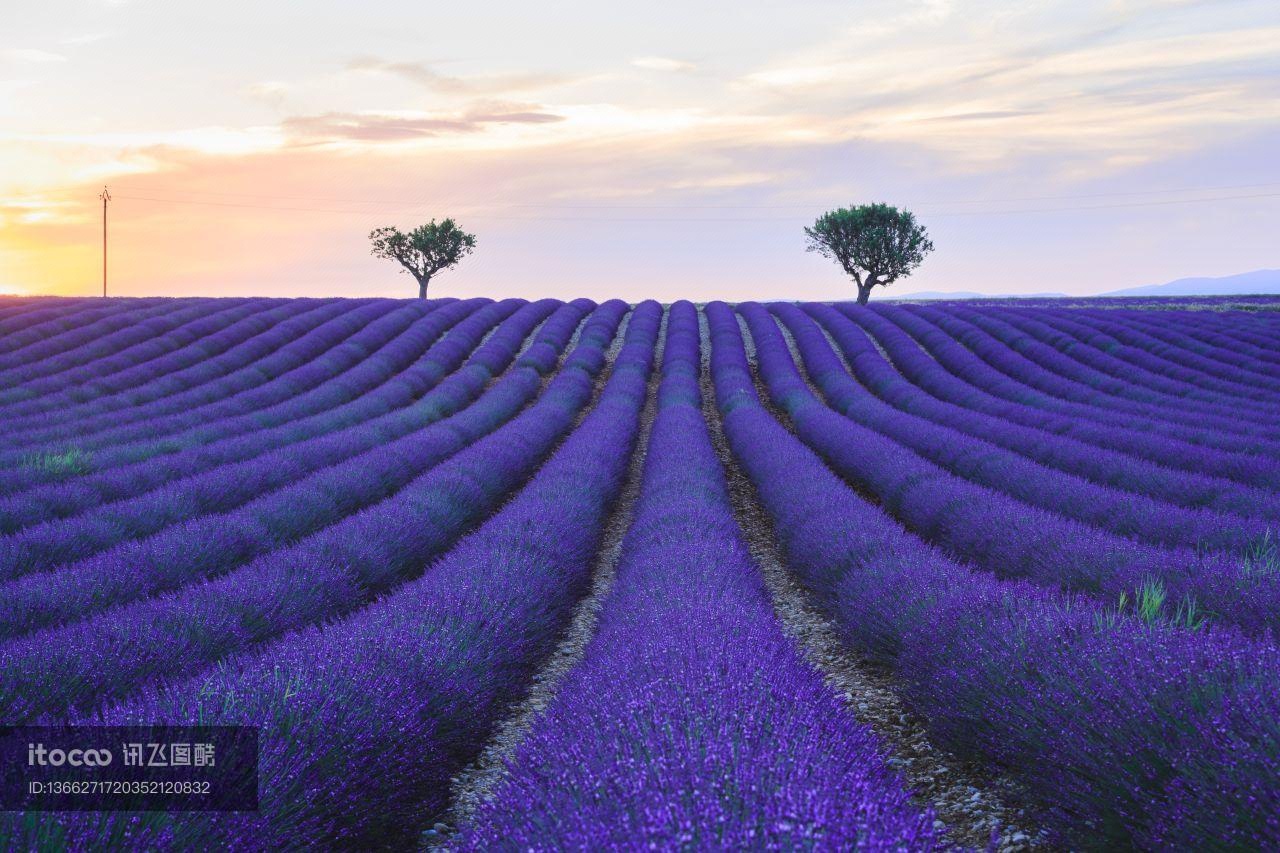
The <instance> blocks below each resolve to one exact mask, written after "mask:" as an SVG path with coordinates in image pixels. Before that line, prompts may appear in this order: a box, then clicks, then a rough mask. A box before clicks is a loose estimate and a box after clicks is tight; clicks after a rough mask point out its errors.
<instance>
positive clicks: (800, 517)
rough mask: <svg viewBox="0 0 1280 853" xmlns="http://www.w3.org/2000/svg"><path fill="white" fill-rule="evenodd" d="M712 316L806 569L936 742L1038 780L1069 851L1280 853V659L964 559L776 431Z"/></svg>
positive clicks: (790, 542) (739, 415) (740, 436)
mask: <svg viewBox="0 0 1280 853" xmlns="http://www.w3.org/2000/svg"><path fill="white" fill-rule="evenodd" d="M707 316H708V319H709V320H710V324H711V331H712V341H713V348H712V375H713V378H714V380H715V387H716V396H717V400H718V403H719V406H720V410H721V412H722V413H723V416H724V420H725V430H726V432H727V435H728V438H729V442H730V444H731V445H732V447H733V451H734V454H735V456H736V457H737V459H738V460H739V462H740V463H741V464H742V466H743V467H744V469H745V470H746V472H747V474H748V475H749V476H750V478H751V480H752V482H753V483H754V484H755V486H756V489H757V490H758V493H759V496H760V500H761V501H762V503H763V504H764V506H765V509H766V510H767V511H768V513H769V514H770V515H771V516H772V518H773V520H774V522H775V524H776V532H777V536H778V539H779V541H780V543H781V545H782V548H783V550H784V553H785V554H786V556H787V559H788V564H789V565H790V566H791V567H792V569H793V570H794V571H795V572H796V573H797V574H798V575H799V577H800V579H801V580H802V581H803V582H804V584H805V585H806V586H807V587H808V588H809V589H810V590H811V591H812V592H813V594H814V595H815V596H816V598H817V600H818V601H819V602H820V603H821V604H822V605H823V606H824V607H825V608H826V609H827V611H828V612H829V613H830V614H831V616H832V617H833V619H834V620H835V622H836V623H837V625H838V627H839V629H840V631H841V633H842V636H843V638H844V640H845V642H846V643H848V644H849V645H850V646H851V647H853V648H856V649H859V650H861V651H863V652H865V653H867V654H869V655H871V656H873V657H874V658H875V659H877V660H878V661H880V662H881V663H883V664H885V665H886V666H888V667H890V668H891V670H892V671H893V672H894V674H895V676H896V677H897V679H898V683H899V684H900V685H901V687H900V689H901V691H902V692H903V694H904V695H905V698H906V699H907V700H908V702H909V704H910V705H911V706H912V707H913V708H914V709H915V710H916V711H917V712H918V713H920V714H921V715H922V716H923V718H924V719H925V720H926V721H927V723H928V725H929V729H930V732H931V735H932V738H933V740H934V742H935V743H937V744H939V745H940V746H943V747H944V748H947V749H951V750H954V751H956V752H958V753H960V754H962V755H967V756H971V757H973V758H976V759H978V760H981V761H984V762H985V763H987V764H988V765H989V766H991V767H994V768H996V769H998V770H999V771H1001V772H1003V773H1005V774H1008V775H1009V776H1011V777H1013V778H1014V779H1015V780H1016V781H1017V782H1019V783H1021V787H1022V790H1023V792H1024V795H1025V796H1027V797H1028V798H1029V799H1030V803H1031V804H1032V805H1033V806H1034V807H1036V808H1037V809H1038V810H1039V812H1040V814H1041V817H1042V818H1043V819H1044V820H1045V821H1047V823H1048V825H1049V826H1050V827H1051V828H1052V829H1053V830H1055V831H1056V833H1057V836H1058V841H1059V843H1060V844H1062V846H1064V847H1073V848H1100V849H1129V848H1134V847H1136V848H1139V849H1152V850H1156V849H1223V848H1234V849H1276V848H1277V846H1280V724H1278V723H1277V721H1278V720H1280V682H1278V680H1277V679H1278V678H1280V651H1277V649H1276V648H1275V647H1274V646H1270V645H1268V644H1265V643H1259V642H1255V641H1250V640H1248V639H1245V638H1243V637H1241V636H1240V635H1238V634H1237V633H1235V632H1233V631H1231V630H1229V629H1222V628H1219V629H1209V630H1206V631H1201V632H1191V631H1185V630H1175V629H1171V628H1170V627H1168V626H1165V625H1162V624H1159V623H1158V622H1157V623H1154V624H1149V623H1147V622H1145V621H1142V620H1139V619H1134V618H1130V617H1129V616H1126V615H1123V614H1116V613H1115V612H1113V611H1107V610H1101V611H1099V610H1095V609H1091V608H1089V607H1088V606H1086V605H1085V603H1084V602H1081V601H1079V600H1075V599H1072V598H1070V597H1065V596H1062V595H1061V594H1058V593H1055V592H1052V591H1050V590H1045V589H1042V588H1037V587H1035V586H1032V585H1030V584H1028V583H1025V582H1021V581H998V580H996V579H995V578H994V577H992V576H991V575H989V574H986V573H983V572H972V571H970V570H968V569H966V568H965V567H963V566H961V565H959V564H957V563H955V562H954V561H952V560H950V559H948V558H947V557H946V556H944V555H943V554H942V553H941V552H940V551H938V550H937V549H936V548H933V547H931V546H929V545H927V544H925V543H923V542H921V541H920V540H919V539H916V538H915V537H913V536H911V535H909V534H907V533H906V532H905V531H903V529H902V528H901V527H899V526H898V524H897V523H896V522H895V521H894V520H893V519H892V518H890V517H888V516H887V515H886V514H885V513H884V512H882V511H881V510H880V509H878V508H876V507H874V506H872V505H870V504H868V503H867V502H866V501H864V500H862V499H861V498H859V497H858V495H856V494H855V493H854V492H853V491H851V490H850V489H849V488H848V487H847V486H846V485H845V484H844V483H843V482H841V480H840V479H839V478H838V477H836V476H835V475H834V474H833V473H832V472H831V471H830V470H829V469H827V467H826V466H825V465H824V464H823V463H822V461H821V460H820V459H819V458H818V457H817V456H816V455H815V454H814V453H813V452H812V451H810V450H809V449H808V448H806V447H805V446H804V445H803V444H802V443H801V442H799V441H797V440H796V439H795V438H794V437H793V436H792V435H791V434H790V433H789V432H788V431H787V430H786V429H784V428H783V427H782V426H781V425H780V424H778V422H777V421H776V420H774V418H773V417H772V416H771V415H770V414H769V413H768V412H767V411H766V410H765V409H764V408H763V406H762V405H761V404H760V400H759V398H758V396H757V394H756V391H755V387H754V384H753V380H752V375H751V369H750V367H749V365H748V363H747V360H746V355H745V352H744V350H743V343H742V337H741V333H740V332H739V330H738V324H737V322H736V318H735V317H734V316H733V314H732V312H731V311H730V309H729V308H728V307H727V306H725V305H723V304H720V303H716V304H713V305H712V306H710V307H709V308H708V310H707Z"/></svg>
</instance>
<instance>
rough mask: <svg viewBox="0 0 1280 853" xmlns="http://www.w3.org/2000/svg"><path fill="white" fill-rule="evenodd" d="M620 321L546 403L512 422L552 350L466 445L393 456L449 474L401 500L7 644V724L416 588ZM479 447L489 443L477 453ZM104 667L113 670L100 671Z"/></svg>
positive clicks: (521, 458)
mask: <svg viewBox="0 0 1280 853" xmlns="http://www.w3.org/2000/svg"><path fill="white" fill-rule="evenodd" d="M625 312H626V306H625V304H623V303H621V302H608V303H605V305H603V306H601V308H600V309H598V310H597V311H596V313H595V315H593V317H592V318H591V319H590V320H588V321H587V325H586V326H585V327H584V329H583V332H582V335H581V337H580V341H579V345H578V347H577V348H576V349H575V350H574V352H573V353H572V354H571V355H570V357H569V358H568V360H567V361H566V362H565V365H564V367H563V369H562V370H561V371H560V372H559V373H557V374H556V376H555V378H554V379H552V380H551V382H550V384H549V385H548V386H547V388H546V390H545V391H544V392H543V393H542V395H541V396H540V397H538V399H537V401H536V402H534V403H533V405H531V406H529V407H528V408H525V409H524V411H522V412H520V414H519V415H517V416H516V417H515V418H514V419H512V420H510V421H507V422H506V423H503V420H504V418H506V417H510V415H511V414H512V413H514V412H515V411H519V409H520V408H521V407H522V406H524V405H525V403H527V402H528V400H529V399H531V398H532V397H533V396H535V395H536V394H537V392H538V389H539V387H540V386H541V385H542V375H543V374H545V373H549V372H550V371H552V370H554V368H555V358H554V354H551V353H547V352H546V349H547V348H540V349H539V351H538V352H537V353H534V352H530V353H528V354H526V355H525V357H524V358H522V359H521V365H520V367H519V368H518V369H517V370H516V371H514V372H512V373H511V374H509V375H508V376H507V377H506V378H504V380H502V381H500V382H499V383H498V384H497V385H495V386H494V388H493V389H492V393H491V394H487V395H485V397H484V398H482V399H481V400H480V401H478V402H477V403H476V404H475V405H473V406H470V407H468V408H467V409H465V410H463V413H462V414H463V415H466V413H468V412H470V411H471V410H473V409H476V410H477V412H479V414H478V415H475V416H473V417H474V419H475V420H477V421H480V423H476V424H473V425H472V426H473V431H472V432H468V433H467V434H464V435H462V436H459V435H458V433H456V432H454V431H453V430H452V429H451V428H450V427H451V426H452V425H445V424H441V425H440V428H439V429H435V430H433V431H432V435H430V436H427V435H426V434H425V432H424V434H423V435H421V436H417V440H416V441H414V442H411V443H410V444H409V447H408V448H407V449H401V452H400V453H398V454H396V455H395V456H394V457H392V459H391V462H393V463H395V464H396V465H398V466H399V467H400V468H404V469H408V470H417V469H419V468H422V467H424V466H422V464H421V459H422V458H423V457H427V458H429V459H430V460H432V461H434V462H437V463H440V461H441V460H444V461H443V462H442V463H441V464H435V465H434V466H431V467H428V468H427V470H426V471H425V473H421V474H419V475H418V476H416V477H414V478H413V479H411V480H410V481H409V482H408V483H404V484H396V485H397V486H398V487H399V488H398V489H396V490H394V493H393V494H391V495H390V496H384V498H383V499H382V500H378V501H377V502H376V503H372V504H370V505H367V506H364V508H363V509H358V506H359V504H357V505H356V506H352V507H349V509H353V510H355V509H358V511H355V512H353V513H352V514H350V515H347V516H346V517H345V518H343V519H342V520H341V521H340V522H338V523H337V524H333V525H330V526H329V527H326V528H324V529H323V530H320V531H319V532H317V533H314V534H312V535H310V536H307V537H305V538H303V539H301V540H299V541H298V542H296V543H295V544H292V545H289V546H287V547H285V548H282V549H279V550H275V551H272V552H269V553H267V554H264V555H262V556H260V557H258V558H257V559H254V560H252V561H250V562H248V563H246V564H244V565H242V566H239V567H238V568H236V569H233V570H232V571H230V572H229V573H226V574H223V575H222V576H220V577H217V578H215V579H213V580H209V581H205V582H201V583H195V584H188V582H189V581H190V580H192V579H198V568H197V574H196V578H193V577H192V569H193V566H191V565H190V563H189V562H188V560H186V559H183V560H179V561H170V560H167V559H163V558H162V559H160V560H158V561H156V562H154V563H152V564H151V565H145V566H138V565H136V564H127V563H126V564H122V565H121V567H120V571H121V573H122V576H121V577H119V578H117V579H112V580H111V581H110V583H111V584H112V586H113V587H114V588H118V589H120V590H128V589H130V587H131V586H143V587H145V586H146V585H147V584H152V585H154V584H156V583H157V582H158V580H157V578H161V579H162V578H163V577H164V575H165V574H166V573H167V574H170V575H176V578H175V580H174V581H173V583H175V584H176V585H177V586H178V587H179V588H178V590H177V591H176V592H174V593H172V594H168V595H164V596H160V597H157V598H154V599H151V600H148V601H142V602H138V603H135V604H129V605H125V606H123V607H119V608H116V609H114V610H110V611H107V612H105V613H102V614H100V615H97V616H94V617H91V618H89V619H87V620H85V621H81V622H76V623H73V624H70V625H66V626H64V627H62V628H55V629H50V630H46V631H40V632H36V633H34V634H30V635H27V636H25V637H22V638H20V639H18V640H14V641H10V642H7V643H4V644H2V645H0V719H3V720H30V719H35V718H38V717H41V716H42V715H54V716H57V715H61V714H63V713H65V712H66V711H67V710H68V709H74V708H82V709H87V708H90V707H94V706H99V705H102V704H104V703H106V702H109V701H111V700H112V699H115V698H119V697H123V696H127V695H129V694H130V693H132V692H134V691H136V690H137V689H139V688H140V687H142V686H143V685H144V684H146V683H148V682H151V681H156V680H160V679H165V678H172V677H175V676H177V675H179V674H189V673H193V672H199V671H200V670H201V669H202V668H203V667H204V666H206V665H208V664H211V663H213V662H214V661H216V660H218V659H220V658H222V657H225V656H226V655H227V654H230V653H231V652H233V651H238V650H240V649H243V648H245V647H247V646H250V645H253V644H256V643H261V642H264V641H266V640H268V639H271V638H272V637H275V636H278V635H280V634H282V633H285V632H287V631H290V630H294V629H297V628H301V627H304V626H306V625H310V624H312V623H315V622H319V621H323V620H325V619H328V618H331V617H334V616H338V615H341V614H343V613H345V612H348V611H350V610H352V609H354V608H356V607H359V606H360V605H361V604H363V603H365V602H367V601H369V600H370V599H371V598H373V597H375V596H377V595H379V594H382V593H384V592H386V591H387V590H389V589H392V588H394V587H396V586H398V585H399V584H401V583H403V582H404V581H406V580H409V579H412V578H413V577H415V576H416V575H417V574H418V573H419V572H421V571H422V570H423V567H424V566H426V565H427V564H428V563H429V562H430V561H431V560H433V559H435V558H436V557H437V556H439V555H440V554H441V553H443V552H444V551H446V550H447V549H448V548H449V547H451V546H452V545H453V543H454V542H456V541H457V539H458V538H459V537H460V536H462V535H463V534H464V533H466V532H467V531H468V530H469V529H470V528H471V527H473V526H475V525H476V524H478V523H479V522H481V521H482V520H483V519H484V518H485V517H487V516H488V515H489V514H490V513H492V512H493V511H494V510H496V509H497V508H498V507H499V506H500V505H501V503H502V501H503V500H504V499H505V498H506V496H507V495H509V494H510V493H512V492H513V491H515V490H517V489H518V488H519V487H520V486H521V485H522V484H523V483H524V482H525V481H526V480H527V479H528V478H529V477H530V476H531V475H532V474H533V473H534V471H536V470H537V468H538V466H539V465H540V464H541V462H542V460H543V459H545V458H546V456H547V455H548V454H549V453H550V452H551V451H552V449H553V448H554V447H555V445H556V444H557V443H558V442H559V441H560V440H561V439H562V438H563V437H564V435H565V434H566V433H568V432H569V430H570V428H571V427H572V425H573V422H574V419H575V416H576V415H577V414H578V412H579V411H580V410H581V409H582V408H583V406H585V405H586V403H587V402H588V400H589V398H590V396H591V392H592V387H593V382H594V377H595V376H596V374H597V373H598V372H599V370H600V368H601V366H602V365H603V363H604V358H605V356H604V348H605V347H606V346H607V345H608V343H609V341H610V340H612V338H613V334H614V331H615V330H616V328H617V326H618V323H619V322H620V321H621V318H622V316H623V314H625ZM549 355H550V356H551V357H550V358H548V357H547V356H549ZM534 360H538V361H540V362H541V363H540V364H539V365H538V366H539V367H542V368H543V370H542V371H539V370H538V369H536V368H535V367H534V366H533V364H534ZM499 424H502V425H501V426H499ZM490 430H492V431H490ZM480 436H483V437H482V438H480ZM475 438H480V440H478V441H475V442H474V443H471V444H469V445H468V442H469V441H471V440H473V439H475ZM459 450H461V452H458V451H459ZM451 454H452V455H451ZM446 457H447V458H446ZM394 470H398V469H396V468H392V469H391V470H390V471H388V470H380V471H376V472H373V471H367V470H366V471H365V472H364V473H363V475H362V476H361V477H358V478H357V479H356V480H355V481H354V482H352V481H351V478H350V477H347V478H344V482H343V484H342V486H343V487H344V488H332V487H331V488H330V489H329V490H327V494H328V495H329V496H330V497H331V498H332V499H333V500H335V501H341V500H343V499H344V496H345V495H346V494H347V492H346V491H345V490H344V489H345V488H357V487H359V486H361V485H362V484H365V483H368V482H372V483H374V484H376V483H377V482H378V480H379V479H380V477H383V476H390V475H391V473H392V472H393V471H394ZM370 488H376V486H370ZM362 497H363V496H362ZM361 502H363V501H361ZM291 517H292V516H291V514H290V513H288V512H287V511H285V512H278V513H277V515H276V517H274V518H270V519H263V520H261V521H259V520H255V519H242V522H241V525H240V526H239V527H238V528H233V529H228V530H227V531H226V533H221V532H220V531H221V530H222V529H223V528H224V527H227V525H225V524H224V525H223V526H222V527H218V528H215V529H214V530H213V531H207V532H204V533H205V535H206V536H208V535H210V534H212V535H213V536H214V538H213V539H200V540H195V541H196V543H197V544H198V545H201V546H203V549H204V551H205V553H206V554H208V553H210V552H213V553H216V552H219V551H222V550H231V549H233V548H235V547H244V545H243V543H252V542H253V541H254V540H256V539H257V538H259V537H261V536H263V535H265V531H264V530H263V527H266V528H270V527H273V526H275V525H285V524H288V523H289V521H290V518H291ZM223 521H224V522H225V521H227V519H225V518H224V519H223ZM202 532H203V531H202ZM232 536H234V537H235V538H234V539H232ZM184 584H187V585H184ZM107 660H109V661H111V665H110V666H105V667H104V666H103V665H102V662H103V661H107Z"/></svg>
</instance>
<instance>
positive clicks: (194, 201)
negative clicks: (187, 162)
mask: <svg viewBox="0 0 1280 853" xmlns="http://www.w3.org/2000/svg"><path fill="white" fill-rule="evenodd" d="M1276 197H1280V192H1274V193H1251V194H1243V195H1225V196H1206V197H1201V198H1186V199H1161V200H1156V201H1135V202H1120V203H1117V204H1097V205H1083V206H1075V207H1042V208H1015V209H1008V210H962V211H934V212H931V213H928V214H927V215H928V216H930V217H947V216H1011V215H1015V214H1025V213H1073V212H1079V211H1091V210H1115V209H1122V208H1134V207H1163V206H1168V205H1177V204H1204V203H1210V202H1220V201H1239V200H1244V199H1261V198H1276ZM115 198H117V199H122V200H129V201H149V202H156V203H160V204H186V205H197V206H202V207H232V208H245V209H250V210H277V211H286V212H295V213H333V214H344V215H351V214H367V213H371V212H372V211H367V210H349V209H338V208H322V207H291V206H280V205H262V204H247V203H242V202H219V201H203V200H199V199H181V198H157V197H155V196H125V195H116V196H115ZM427 206H428V205H427V204H425V203H421V204H415V205H405V206H403V207H399V208H393V207H391V206H387V207H385V208H384V209H386V210H392V209H400V210H418V209H421V208H425V207H427ZM508 206H511V207H515V206H518V205H508ZM744 207H749V206H745V205H744ZM809 207H812V206H811V205H810V206H809ZM469 216H470V218H472V219H481V220H483V219H492V220H507V221H514V222H786V221H790V220H791V219H794V218H795V217H781V216H771V217H760V216H756V217H751V216H735V217H714V216H700V217H668V216H652V217H628V216H610V217H599V216H511V215H502V214H492V213H478V214H470V215H469Z"/></svg>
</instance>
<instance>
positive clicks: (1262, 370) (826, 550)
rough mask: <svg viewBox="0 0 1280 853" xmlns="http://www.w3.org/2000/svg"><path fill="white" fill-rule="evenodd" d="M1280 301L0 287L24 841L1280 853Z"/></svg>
mask: <svg viewBox="0 0 1280 853" xmlns="http://www.w3.org/2000/svg"><path fill="white" fill-rule="evenodd" d="M1277 309H1280V300H1267V299H1265V298H1262V299H1251V300H1250V299H1198V300H1197V299H1188V300H1179V301H1171V300H1167V299H1165V300H1160V299H1147V300H1116V299H1113V300H1094V301H1090V300H1073V301H1071V302H1070V303H1056V302H1054V301H1051V300H1037V301H1026V302H1007V301H1005V302H985V303H958V302H957V303H932V304H887V303H881V304H875V303H873V304H871V305H869V306H858V305H854V304H829V303H769V304H756V303H744V304H739V305H732V306H731V305H727V304H724V303H711V304H709V305H706V306H697V307H695V306H694V305H692V304H690V303H688V302H680V303H676V304H674V305H671V306H665V307H664V306H662V305H659V304H658V303H655V302H645V303H642V304H639V305H634V306H630V305H627V304H624V303H622V302H618V301H610V302H605V303H602V304H599V305H597V304H595V303H593V302H590V301H587V300H576V301H572V302H561V301H558V300H541V301H536V302H528V301H525V300H520V299H511V300H503V301H492V300H488V299H469V300H451V299H440V300H431V301H398V300H386V299H228V298H222V299H52V298H48V299H46V298H6V299H4V300H0V726H5V725H26V724H37V723H39V724H61V723H77V724H112V725H115V724H133V723H136V724H160V723H163V724H173V725H179V724H196V723H199V724H202V725H210V724H239V725H250V726H253V727H256V728H257V730H258V732H259V738H260V740H259V744H260V749H259V767H258V791H259V808H258V810H257V811H228V812H158V811H157V812H111V811H86V812H34V811H33V812H26V813H20V812H0V847H3V848H4V849H40V848H71V849H104V848H130V849H138V848H144V849H223V848H226V849H301V848H307V847H312V846H318V847H320V848H322V849H324V848H334V847H337V848H345V849H383V848H390V849H420V848H433V847H437V848H438V847H444V848H449V849H459V850H492V849H520V850H526V849H586V850H599V849H611V848H654V849H669V848H686V849H850V848H858V849H868V850H884V849H889V850H943V849H954V848H963V849H971V848H976V849H986V848H988V845H990V846H991V848H992V849H995V850H1001V851H1012V850H1023V849H1142V850H1169V849H1183V850H1219V849H1222V850H1225V849H1243V850H1276V849H1280V647H1278V639H1280V538H1277V535H1278V531H1277V526H1278V525H1280V417H1278V415H1280V311H1278V310H1277Z"/></svg>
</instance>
